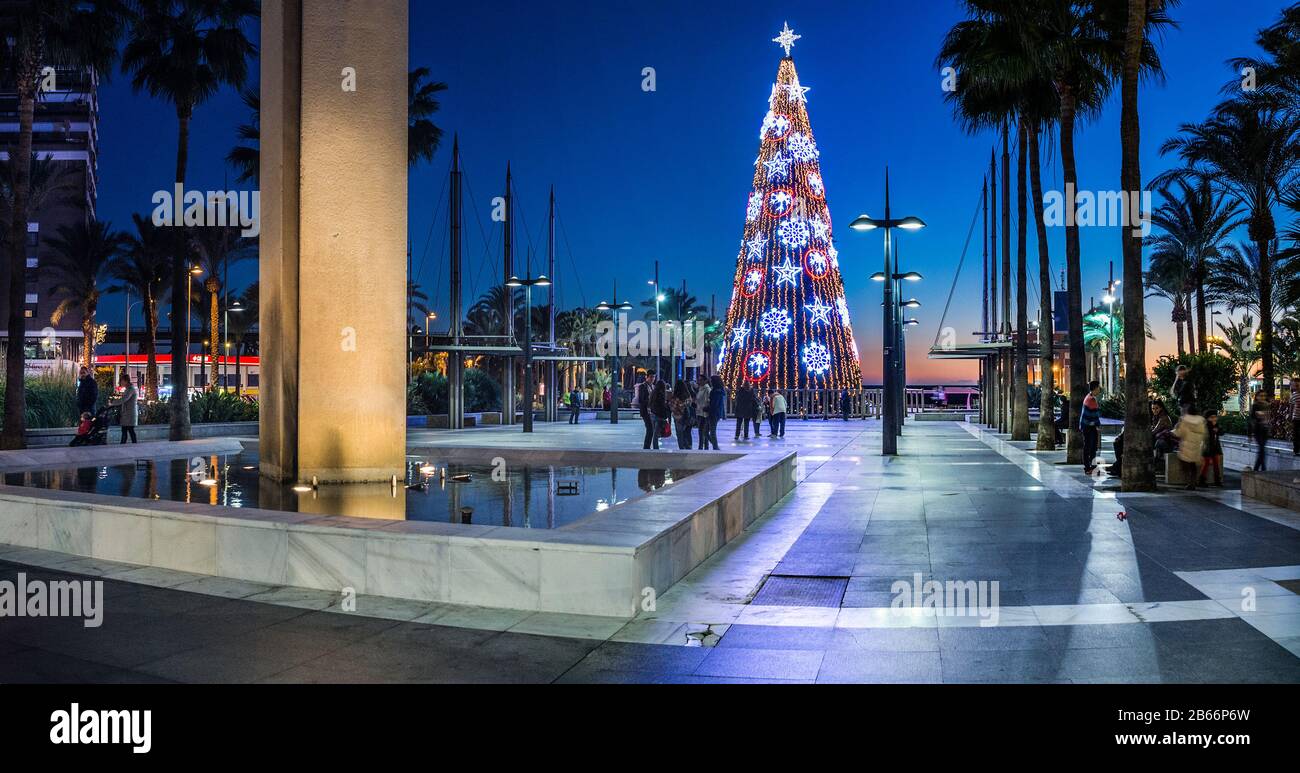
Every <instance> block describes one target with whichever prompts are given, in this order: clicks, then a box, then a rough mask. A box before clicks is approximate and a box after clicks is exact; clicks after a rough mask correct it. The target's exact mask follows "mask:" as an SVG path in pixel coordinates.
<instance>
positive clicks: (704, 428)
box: [695, 373, 713, 451]
mask: <svg viewBox="0 0 1300 773" xmlns="http://www.w3.org/2000/svg"><path fill="white" fill-rule="evenodd" d="M712 393H713V387H711V386H709V379H708V377H707V376H705V375H704V374H703V373H701V374H700V377H699V382H698V386H697V387H696V389H695V426H696V427H697V428H698V429H699V435H700V443H699V446H698V448H699V450H701V451H704V450H707V449H708V447H709V424H710V421H711V419H710V416H711V414H710V413H709V401H710V395H711V394H712Z"/></svg>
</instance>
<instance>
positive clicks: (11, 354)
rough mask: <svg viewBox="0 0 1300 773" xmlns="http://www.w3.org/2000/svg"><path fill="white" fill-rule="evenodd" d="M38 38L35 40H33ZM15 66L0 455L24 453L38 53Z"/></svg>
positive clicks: (26, 54)
mask: <svg viewBox="0 0 1300 773" xmlns="http://www.w3.org/2000/svg"><path fill="white" fill-rule="evenodd" d="M38 37H39V35H38ZM21 56H22V57H23V58H22V61H21V62H19V67H18V73H17V82H18V146H17V147H16V148H14V151H13V154H12V155H11V156H10V157H9V159H10V163H12V164H13V209H12V210H11V211H10V213H9V216H10V218H11V221H12V222H10V223H9V271H8V274H9V320H8V329H9V341H8V345H7V346H6V348H5V416H4V432H3V434H0V449H4V450H17V449H21V448H26V447H27V442H26V440H25V439H24V433H25V430H26V414H27V394H26V384H25V383H24V379H25V377H26V374H27V359H26V350H25V349H24V344H26V343H27V341H26V330H27V318H26V317H25V316H24V315H23V310H24V309H26V308H27V303H26V301H27V216H28V213H27V207H28V199H29V197H30V196H31V179H32V178H31V172H32V121H33V118H34V116H35V113H36V73H37V68H38V66H39V63H40V53H39V52H37V51H33V50H26V51H24V52H23V53H22V54H21Z"/></svg>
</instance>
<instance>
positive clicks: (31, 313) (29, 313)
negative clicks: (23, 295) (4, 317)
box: [23, 309, 36, 319]
mask: <svg viewBox="0 0 1300 773" xmlns="http://www.w3.org/2000/svg"><path fill="white" fill-rule="evenodd" d="M23 317H24V318H25V319H36V309H23Z"/></svg>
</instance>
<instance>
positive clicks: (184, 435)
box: [122, 0, 260, 440]
mask: <svg viewBox="0 0 1300 773" xmlns="http://www.w3.org/2000/svg"><path fill="white" fill-rule="evenodd" d="M135 6H136V13H135V16H134V18H133V19H132V21H131V29H130V35H129V38H130V39H129V40H128V42H127V45H126V49H125V50H124V51H123V53H122V69H123V70H124V71H126V72H127V73H129V74H130V75H131V85H132V87H133V88H134V89H135V90H136V91H137V92H139V91H145V92H148V93H149V95H150V96H153V97H158V98H161V99H163V100H165V101H167V102H169V103H171V105H172V106H173V107H174V108H175V110H176V121H177V141H176V180H175V182H176V184H177V185H180V186H184V184H185V171H186V167H187V166H188V161H189V145H190V120H191V118H193V116H194V109H195V108H196V107H198V106H199V105H201V104H203V103H204V102H206V101H207V100H208V99H210V98H211V97H212V96H213V95H214V94H216V93H217V91H218V90H220V89H221V87H222V86H233V87H234V88H242V87H243V85H244V82H245V80H247V77H248V59H249V57H251V56H253V55H255V54H256V52H257V48H256V46H254V45H253V44H252V43H251V42H249V40H248V38H247V37H246V36H245V35H244V31H243V30H244V26H245V24H247V23H248V22H249V21H250V20H252V19H256V18H257V17H258V16H259V14H260V5H259V3H258V2H257V0H135ZM185 297H186V294H185V256H184V255H183V254H182V253H181V252H179V251H178V252H177V253H176V254H175V255H173V256H172V291H171V298H172V320H173V324H172V326H171V331H172V341H171V359H172V373H174V374H182V373H185V372H186V362H185V360H186V354H187V352H186V351H185V332H186V331H185V330H184V329H183V328H182V326H181V325H178V324H174V323H175V322H176V321H179V320H180V318H181V314H180V311H179V309H178V308H177V307H176V304H177V303H178V302H179V301H180V300H182V299H184V298H185ZM177 383H178V384H179V381H178V382H177ZM171 405H172V412H171V431H170V433H169V437H170V439H172V440H188V439H189V437H190V406H189V390H188V389H183V388H179V389H174V390H173V391H172V403H171Z"/></svg>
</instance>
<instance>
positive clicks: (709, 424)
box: [695, 374, 727, 451]
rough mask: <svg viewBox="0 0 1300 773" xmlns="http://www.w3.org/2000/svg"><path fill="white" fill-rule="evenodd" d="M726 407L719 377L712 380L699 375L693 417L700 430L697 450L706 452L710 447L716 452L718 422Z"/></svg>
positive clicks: (724, 389) (724, 391) (725, 389)
mask: <svg viewBox="0 0 1300 773" xmlns="http://www.w3.org/2000/svg"><path fill="white" fill-rule="evenodd" d="M726 407H727V388H726V386H725V385H724V384H723V383H722V377H721V376H713V377H712V378H709V377H706V376H704V375H703V374H701V375H700V382H699V388H698V389H697V390H696V391H695V415H696V417H697V419H696V420H697V422H698V424H699V428H700V445H699V450H701V451H707V450H709V447H710V446H712V448H713V450H714V451H717V450H718V422H719V421H721V420H722V415H723V414H724V413H725V412H726Z"/></svg>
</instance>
